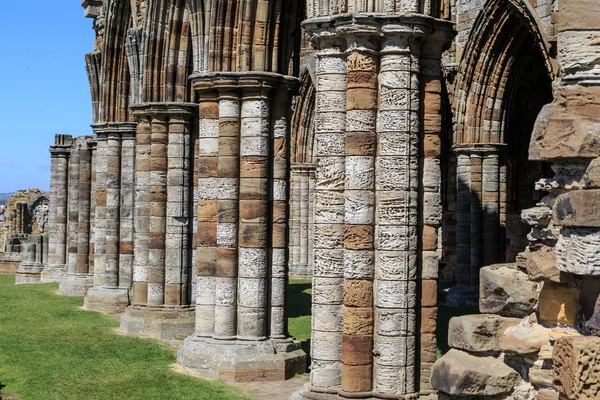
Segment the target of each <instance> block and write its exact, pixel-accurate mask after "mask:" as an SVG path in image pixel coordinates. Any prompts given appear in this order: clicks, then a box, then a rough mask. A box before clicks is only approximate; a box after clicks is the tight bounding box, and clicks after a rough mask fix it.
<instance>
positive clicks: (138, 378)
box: [0, 275, 250, 400]
mask: <svg viewBox="0 0 600 400" xmlns="http://www.w3.org/2000/svg"><path fill="white" fill-rule="evenodd" d="M14 281H15V277H14V275H0V305H1V307H2V309H1V310H2V311H0V381H2V383H4V384H5V385H7V386H6V388H5V389H4V390H3V393H15V394H18V395H19V396H20V397H19V398H20V399H32V400H37V399H44V400H52V399H61V400H63V399H66V400H69V399H73V400H82V399H86V400H93V399H99V400H100V399H102V400H106V399H127V400H135V399H140V400H142V399H144V400H148V399H157V400H158V399H160V400H164V399H190V400H191V399H193V400H238V399H239V400H248V399H250V397H249V396H247V395H245V394H244V393H242V392H241V391H239V390H237V389H234V388H231V387H228V386H226V385H224V384H222V383H219V382H212V381H206V380H203V379H199V378H193V377H189V376H186V375H183V374H179V373H176V372H174V371H172V370H171V367H170V366H171V364H173V363H175V361H176V358H175V353H174V351H173V350H172V349H171V348H170V347H169V346H168V345H166V344H163V343H161V342H159V341H155V340H149V339H139V338H132V337H125V336H119V335H117V334H116V333H115V331H114V329H115V328H117V327H118V325H119V323H118V322H117V321H116V320H115V319H113V318H112V317H110V316H107V315H104V314H99V313H94V312H89V311H84V310H82V309H81V305H82V304H83V299H82V298H81V297H65V296H57V295H56V291H57V289H58V285H57V284H42V285H20V286H16V285H15V284H14Z"/></svg>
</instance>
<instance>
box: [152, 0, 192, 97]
mask: <svg viewBox="0 0 600 400" xmlns="http://www.w3.org/2000/svg"><path fill="white" fill-rule="evenodd" d="M146 12H147V13H148V15H149V18H147V19H146V26H145V27H144V33H143V49H144V51H143V60H141V65H142V71H143V84H142V85H143V90H142V101H143V102H146V103H153V102H186V101H189V100H190V98H191V89H190V84H189V81H188V78H189V76H190V74H191V66H192V53H193V51H192V41H191V40H190V39H189V36H190V22H189V18H190V12H189V9H188V8H187V6H186V1H185V0H161V1H150V2H149V5H148V9H147V11H146Z"/></svg>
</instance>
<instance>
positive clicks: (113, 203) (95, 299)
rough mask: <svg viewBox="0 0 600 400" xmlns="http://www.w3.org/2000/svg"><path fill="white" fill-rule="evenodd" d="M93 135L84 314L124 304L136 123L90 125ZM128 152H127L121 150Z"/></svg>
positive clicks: (117, 308) (127, 285) (128, 278)
mask: <svg viewBox="0 0 600 400" xmlns="http://www.w3.org/2000/svg"><path fill="white" fill-rule="evenodd" d="M93 128H94V132H95V133H96V136H97V150H96V162H95V168H96V174H95V177H96V182H95V192H94V196H95V203H94V204H95V208H94V214H95V232H94V270H93V286H92V287H91V288H90V289H89V290H88V292H87V295H86V297H85V299H84V307H85V308H86V309H88V310H95V311H108V312H122V311H124V310H125V308H126V307H127V305H129V290H130V288H131V274H132V271H131V269H132V266H131V263H129V264H128V263H127V262H124V263H123V265H121V259H122V258H125V259H128V258H130V257H131V254H132V253H133V249H132V247H133V246H132V244H131V240H124V239H122V238H121V232H122V231H123V230H125V231H127V233H126V235H125V238H127V235H129V236H131V235H133V227H132V224H131V219H132V218H133V210H132V209H131V203H132V201H133V198H132V195H131V190H132V187H133V177H132V172H131V169H132V168H133V164H134V163H135V156H134V154H132V151H131V147H132V143H131V142H132V141H133V140H134V139H133V137H134V132H135V128H136V124H134V123H130V122H117V123H106V124H95V125H93ZM125 149H127V150H125Z"/></svg>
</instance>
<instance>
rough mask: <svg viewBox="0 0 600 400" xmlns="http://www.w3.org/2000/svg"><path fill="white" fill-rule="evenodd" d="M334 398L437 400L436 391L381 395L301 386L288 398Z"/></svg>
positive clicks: (315, 399) (303, 399)
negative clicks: (329, 390)
mask: <svg viewBox="0 0 600 400" xmlns="http://www.w3.org/2000/svg"><path fill="white" fill-rule="evenodd" d="M336 399H363V400H380V399H394V400H400V399H402V400H438V395H437V394H436V393H411V394H406V395H382V394H375V393H370V392H366V393H343V392H339V393H338V392H337V391H335V390H331V392H320V391H315V390H311V389H310V388H309V389H308V390H306V389H305V388H302V389H301V390H299V391H298V392H296V393H294V394H293V395H292V397H291V399H290V400H336Z"/></svg>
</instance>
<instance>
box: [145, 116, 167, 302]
mask: <svg viewBox="0 0 600 400" xmlns="http://www.w3.org/2000/svg"><path fill="white" fill-rule="evenodd" d="M168 129H169V128H168V121H167V119H166V117H165V116H163V115H152V116H151V134H150V138H151V139H150V140H151V142H150V175H151V177H150V182H148V185H147V188H148V191H149V193H150V199H149V209H150V216H149V217H148V302H147V305H149V306H160V305H163V304H165V273H166V271H165V253H166V247H165V245H166V232H167V218H166V217H167V171H168V143H169V136H168V134H169V132H168Z"/></svg>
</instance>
